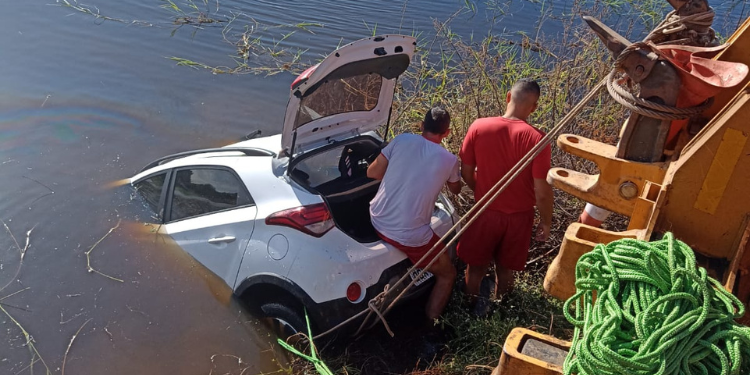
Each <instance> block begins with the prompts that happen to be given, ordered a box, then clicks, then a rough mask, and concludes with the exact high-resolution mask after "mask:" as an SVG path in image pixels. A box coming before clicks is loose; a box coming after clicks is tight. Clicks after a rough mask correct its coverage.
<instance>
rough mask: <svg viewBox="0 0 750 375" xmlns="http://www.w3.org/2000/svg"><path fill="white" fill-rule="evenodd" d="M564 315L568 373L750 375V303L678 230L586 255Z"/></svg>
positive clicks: (600, 248) (599, 247)
mask: <svg viewBox="0 0 750 375" xmlns="http://www.w3.org/2000/svg"><path fill="white" fill-rule="evenodd" d="M573 310H574V311H575V313H574V314H573V313H571V311H573ZM564 313H565V317H566V318H567V319H568V321H570V322H571V323H573V324H574V325H575V332H574V335H573V343H572V347H571V350H570V353H568V356H567V358H566V359H565V364H564V366H563V370H564V373H565V374H566V375H569V374H578V375H594V374H597V375H609V374H617V375H662V374H664V375H667V374H669V375H672V374H680V375H683V374H684V375H693V374H694V375H698V374H701V375H707V374H717V375H718V374H721V375H736V374H750V328H748V327H745V326H742V325H740V324H737V323H736V322H735V321H734V320H735V319H736V318H739V317H741V316H742V315H744V314H745V307H744V305H743V304H742V303H741V302H740V301H739V300H738V299H737V297H735V296H733V295H732V294H731V293H729V292H727V291H726V290H725V289H724V288H723V287H722V285H721V284H720V283H719V282H718V281H716V280H715V279H713V278H711V277H709V276H708V273H707V272H706V270H705V269H704V268H699V267H697V266H696V261H695V254H694V253H693V250H691V249H690V247H688V246H687V245H686V244H684V243H683V242H680V241H678V240H676V239H675V238H674V236H673V235H672V234H671V233H667V234H665V235H664V237H663V239H662V240H659V241H654V242H645V241H638V240H633V239H624V240H619V241H615V242H611V243H609V244H607V245H602V244H599V245H597V246H596V247H595V248H594V250H592V251H591V252H589V253H587V254H584V255H583V256H582V257H581V258H580V259H579V260H578V264H577V265H576V294H575V295H574V296H573V297H571V298H569V299H568V300H567V301H566V302H565V307H564Z"/></svg>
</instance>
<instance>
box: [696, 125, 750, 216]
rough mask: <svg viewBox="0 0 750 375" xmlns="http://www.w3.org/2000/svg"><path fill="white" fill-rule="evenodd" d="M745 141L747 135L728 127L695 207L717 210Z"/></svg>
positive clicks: (711, 211)
mask: <svg viewBox="0 0 750 375" xmlns="http://www.w3.org/2000/svg"><path fill="white" fill-rule="evenodd" d="M745 143H747V135H745V134H744V133H743V132H742V131H739V130H737V129H732V128H727V130H726V131H725V132H724V135H723V136H722V138H721V143H720V144H719V149H718V150H716V156H714V160H713V162H711V167H710V168H709V169H708V174H707V175H706V178H705V179H704V180H703V186H702V187H701V191H700V193H698V198H697V199H696V200H695V205H693V207H695V208H696V209H698V210H701V211H703V212H705V213H708V214H711V215H713V214H714V213H715V212H716V209H717V208H718V207H719V202H721V198H722V197H723V196H724V189H726V187H727V184H728V183H729V178H730V177H732V172H734V167H735V165H737V161H738V160H739V159H740V156H741V155H742V150H743V149H744V148H745Z"/></svg>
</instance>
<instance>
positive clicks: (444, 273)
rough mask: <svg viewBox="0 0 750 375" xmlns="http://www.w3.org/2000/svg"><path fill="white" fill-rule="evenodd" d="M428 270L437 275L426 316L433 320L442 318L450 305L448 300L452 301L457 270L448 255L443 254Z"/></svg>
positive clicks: (428, 301)
mask: <svg viewBox="0 0 750 375" xmlns="http://www.w3.org/2000/svg"><path fill="white" fill-rule="evenodd" d="M428 270H429V271H430V272H432V274H433V275H435V286H434V287H433V288H432V292H430V298H429V299H428V300H427V306H426V308H425V314H427V318H429V319H430V320H433V319H437V318H439V317H440V314H442V313H443V309H444V308H445V305H447V304H448V299H450V296H451V291H452V290H453V282H454V281H455V280H456V268H455V267H453V263H451V260H450V257H449V256H448V254H447V253H443V254H441V255H440V256H439V257H438V258H437V261H435V263H433V264H432V266H430V268H429V269H428Z"/></svg>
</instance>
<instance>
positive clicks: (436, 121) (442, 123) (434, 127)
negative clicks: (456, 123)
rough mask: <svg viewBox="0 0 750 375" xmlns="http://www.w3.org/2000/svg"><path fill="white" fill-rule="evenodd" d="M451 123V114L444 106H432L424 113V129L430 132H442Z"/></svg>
mask: <svg viewBox="0 0 750 375" xmlns="http://www.w3.org/2000/svg"><path fill="white" fill-rule="evenodd" d="M450 125H451V115H450V114H449V113H448V111H446V110H445V108H443V107H441V106H434V107H432V108H430V110H429V111H427V113H425V115H424V130H425V131H426V132H430V133H432V134H443V133H445V132H446V131H448V128H449V127H450Z"/></svg>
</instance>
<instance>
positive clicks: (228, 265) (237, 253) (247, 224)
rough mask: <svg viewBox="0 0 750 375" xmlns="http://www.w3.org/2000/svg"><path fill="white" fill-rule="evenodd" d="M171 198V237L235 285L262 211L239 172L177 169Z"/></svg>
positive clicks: (168, 207)
mask: <svg viewBox="0 0 750 375" xmlns="http://www.w3.org/2000/svg"><path fill="white" fill-rule="evenodd" d="M172 176H173V177H172V178H171V182H170V184H169V187H168V191H167V194H166V215H165V216H166V217H165V219H166V224H165V229H166V231H167V233H168V234H169V235H170V236H171V237H172V238H173V239H174V240H175V242H177V244H178V245H180V247H182V248H183V249H184V250H185V251H187V252H188V253H189V254H190V255H191V256H192V257H193V258H195V259H196V260H197V261H198V262H200V263H201V264H203V265H204V266H206V268H208V269H209V270H211V271H212V272H214V273H215V274H216V275H218V276H219V277H221V278H222V279H224V281H225V282H226V283H227V285H230V286H232V285H234V282H235V280H236V278H237V271H238V270H239V266H240V262H241V260H242V255H243V253H244V251H245V247H246V246H247V244H248V242H249V241H250V237H251V235H252V233H253V229H254V227H255V217H256V214H257V208H256V206H255V204H254V202H253V199H252V197H251V196H250V194H249V193H248V191H247V188H246V187H245V185H244V184H243V183H242V180H241V179H240V178H239V176H237V174H236V172H235V171H234V170H232V169H231V168H227V167H220V166H194V167H183V168H177V169H175V170H174V171H173V172H172Z"/></svg>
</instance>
